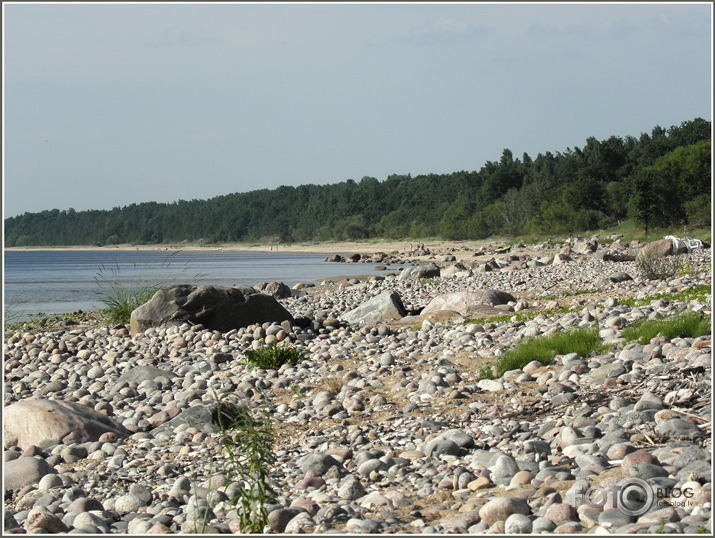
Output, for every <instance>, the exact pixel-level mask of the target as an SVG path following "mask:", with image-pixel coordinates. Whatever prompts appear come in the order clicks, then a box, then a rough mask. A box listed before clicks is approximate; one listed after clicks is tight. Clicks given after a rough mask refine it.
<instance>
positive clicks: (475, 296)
mask: <svg viewBox="0 0 715 538" xmlns="http://www.w3.org/2000/svg"><path fill="white" fill-rule="evenodd" d="M510 301H516V299H515V298H514V296H513V295H511V294H510V293H507V292H505V291H499V290H493V289H483V290H473V291H460V292H456V293H447V294H444V295H438V296H437V297H435V298H434V299H432V300H431V301H430V302H429V304H428V305H427V306H426V307H425V308H424V310H422V315H425V314H430V313H432V312H437V311H439V310H451V311H454V312H459V313H460V314H462V315H464V316H467V315H469V314H471V313H474V312H478V311H481V310H483V307H485V306H488V307H494V306H497V305H501V304H507V303H508V302H510Z"/></svg>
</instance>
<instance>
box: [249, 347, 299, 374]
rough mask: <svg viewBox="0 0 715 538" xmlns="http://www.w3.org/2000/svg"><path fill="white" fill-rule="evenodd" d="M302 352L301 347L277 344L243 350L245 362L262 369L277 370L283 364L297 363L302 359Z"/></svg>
mask: <svg viewBox="0 0 715 538" xmlns="http://www.w3.org/2000/svg"><path fill="white" fill-rule="evenodd" d="M304 354H305V352H304V351H303V350H301V349H298V348H295V347H286V346H279V345H277V344H273V345H270V346H265V347H262V348H260V349H249V350H246V351H245V352H244V355H246V363H247V364H249V365H251V366H257V367H258V368H262V369H264V370H277V369H278V368H280V367H281V366H283V365H284V364H298V363H299V362H301V361H302V360H303V356H304Z"/></svg>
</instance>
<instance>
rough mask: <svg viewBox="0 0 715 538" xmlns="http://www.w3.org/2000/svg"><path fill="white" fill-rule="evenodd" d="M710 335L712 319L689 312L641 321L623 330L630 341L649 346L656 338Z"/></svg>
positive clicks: (701, 313) (701, 314) (700, 313)
mask: <svg viewBox="0 0 715 538" xmlns="http://www.w3.org/2000/svg"><path fill="white" fill-rule="evenodd" d="M706 334H710V319H709V318H708V317H707V316H705V314H703V312H694V311H692V310H688V311H685V312H681V313H679V314H676V315H675V316H669V317H667V318H663V319H659V320H640V321H637V322H636V323H633V324H631V325H629V326H628V327H626V328H625V329H623V337H624V338H625V339H626V340H628V341H633V340H637V341H638V342H639V343H641V344H647V343H648V342H650V341H651V340H652V339H653V338H655V337H656V336H665V337H667V338H697V337H698V336H704V335H706Z"/></svg>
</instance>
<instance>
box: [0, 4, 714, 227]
mask: <svg viewBox="0 0 715 538" xmlns="http://www.w3.org/2000/svg"><path fill="white" fill-rule="evenodd" d="M3 25H4V28H3V39H4V47H3V52H4V62H3V65H4V76H3V84H4V115H3V121H4V138H3V140H4V155H3V157H4V158H3V164H4V174H3V181H4V197H3V200H4V206H5V216H13V215H17V214H20V213H23V212H25V211H31V212H34V211H41V210H44V209H52V208H59V209H67V208H69V207H74V208H75V209H76V210H83V209H109V208H112V207H114V206H124V205H127V204H130V203H139V202H144V201H152V200H154V201H160V202H171V201H175V200H179V199H184V200H190V199H194V198H196V199H205V198H211V197H213V196H217V195H220V194H227V193H231V192H244V191H250V190H255V189H260V188H275V187H277V186H279V185H300V184H305V183H315V184H325V183H336V182H339V181H344V180H346V179H355V180H356V181H359V180H360V179H361V178H362V177H363V176H373V177H376V178H378V179H379V180H383V179H385V178H386V177H387V176H388V175H390V174H393V173H397V174H406V173H411V174H413V175H417V174H423V173H432V172H434V173H448V172H453V171H458V170H478V169H479V168H481V166H482V165H483V164H484V163H485V162H486V161H498V160H499V158H500V156H501V153H502V150H503V149H504V148H509V149H510V150H511V151H512V152H513V153H514V155H515V156H516V157H519V158H520V157H521V156H522V154H523V153H524V152H526V153H528V154H529V155H531V156H532V157H536V155H537V154H538V153H544V152H546V151H552V152H556V151H563V150H565V149H566V148H567V147H571V148H573V147H574V146H578V147H582V146H583V145H584V143H585V140H586V138H587V137H589V136H595V137H596V138H598V139H603V138H607V137H609V136H611V135H618V136H627V135H634V136H638V135H639V134H640V133H641V132H648V133H650V131H651V129H652V128H653V127H654V126H656V125H660V126H662V127H666V128H667V127H670V126H671V125H679V124H680V123H681V122H682V121H686V120H691V119H693V118H696V117H702V118H705V119H707V120H712V108H711V107H712V58H711V50H712V4H710V3H709V2H706V3H693V4H683V3H678V4H665V3H652V4H600V5H599V4H580V3H574V4H521V5H519V4H508V3H507V4H482V3H473V4H445V3H439V4H339V3H338V4H273V5H265V4H263V5H261V4H241V3H238V4H154V5H151V4H114V5H112V4H101V3H97V4H89V5H88V4H76V5H72V4H44V5H42V4H37V5H32V4H25V3H21V4H11V3H4V4H3Z"/></svg>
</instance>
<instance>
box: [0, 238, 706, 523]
mask: <svg viewBox="0 0 715 538" xmlns="http://www.w3.org/2000/svg"><path fill="white" fill-rule="evenodd" d="M640 246H641V245H621V244H620V243H618V242H616V243H614V244H610V245H608V246H605V245H601V246H596V245H589V244H588V242H587V241H576V240H573V241H566V242H564V243H562V244H558V245H547V244H542V245H532V246H529V247H527V246H524V245H521V246H515V247H504V248H499V249H492V250H491V251H490V250H489V249H488V248H485V249H483V250H481V251H478V252H477V251H474V250H462V249H452V250H451V251H441V252H438V251H435V250H431V251H430V250H429V249H425V251H422V252H418V253H414V256H412V257H409V256H406V255H401V256H400V257H399V261H403V262H404V261H419V262H420V263H433V264H435V265H436V266H437V267H438V268H439V273H440V276H439V277H436V278H419V277H418V278H414V279H409V278H403V277H402V273H403V272H398V271H391V270H390V263H388V264H387V265H386V270H385V271H381V272H379V273H377V274H374V275H370V276H369V277H365V278H360V279H358V278H352V279H350V278H347V279H340V280H338V279H333V280H328V281H326V282H324V283H323V285H321V286H315V287H305V288H303V289H302V290H300V293H298V292H296V293H295V294H294V296H291V297H286V298H281V299H279V301H280V303H281V304H282V305H283V306H284V307H285V308H286V309H287V310H288V311H289V312H290V313H291V314H292V315H293V316H294V318H296V319H298V318H300V319H301V320H303V322H301V323H300V324H290V323H264V324H262V325H258V324H254V325H252V326H249V327H245V328H241V329H237V330H232V331H229V332H226V333H222V332H219V331H212V330H209V329H206V328H204V327H203V326H202V325H193V326H192V325H190V324H184V325H181V326H173V327H158V328H151V329H147V330H145V331H143V332H140V333H139V334H136V335H135V336H133V337H132V336H130V331H129V327H125V326H113V327H110V326H97V325H83V324H81V325H76V326H65V327H62V326H58V327H51V328H47V329H45V330H43V331H42V332H40V331H34V332H27V333H16V334H14V335H11V336H9V337H8V338H6V339H5V341H4V349H3V352H4V376H5V394H4V406H5V413H4V417H3V418H4V420H3V423H4V441H5V452H4V462H5V463H4V487H5V498H4V532H5V533H70V534H97V533H103V534H108V533H112V534H162V533H194V532H198V533H202V534H223V533H236V532H239V531H240V523H239V519H240V518H239V512H238V510H240V507H239V508H237V507H236V506H235V505H233V504H232V503H231V502H230V500H231V498H233V497H234V496H235V495H236V494H238V493H240V491H241V488H242V487H244V486H245V484H240V483H237V482H231V477H230V476H228V475H227V468H228V467H227V463H226V455H225V453H224V452H222V450H221V446H220V438H221V436H220V432H218V430H217V427H216V425H215V424H214V423H213V422H212V412H213V411H214V410H215V404H216V401H217V400H219V401H222V402H227V403H233V404H236V405H248V406H250V407H251V408H253V409H255V410H256V411H257V412H258V410H261V409H267V410H268V411H269V413H270V419H271V423H272V426H273V429H274V431H275V434H276V442H275V444H274V446H273V450H274V453H275V456H276V461H275V463H274V464H273V465H272V467H271V469H270V477H271V481H272V487H273V489H274V490H275V492H276V494H277V497H276V498H275V499H273V500H271V501H269V502H268V503H267V504H266V509H267V511H268V523H269V524H268V526H267V528H266V529H265V531H266V532H272V533H330V534H336V533H351V534H352V533H360V534H397V533H402V534H405V533H407V534H458V533H476V534H479V533H485V534H486V533H506V534H519V533H557V534H579V533H594V534H627V533H628V534H630V533H639V532H649V533H677V534H682V533H701V532H706V533H712V515H711V500H712V494H711V480H712V469H711V451H712V442H711V438H712V422H711V421H712V414H711V413H712V409H711V404H712V399H711V396H712V348H711V340H710V336H703V337H698V338H673V339H669V338H665V337H656V338H654V339H652V340H651V341H650V342H648V343H646V344H640V343H637V342H628V341H626V340H625V339H624V338H623V337H622V331H623V328H624V327H627V326H628V325H629V324H631V323H633V322H634V321H636V320H639V319H644V318H647V319H659V318H662V317H665V316H668V315H671V314H674V313H676V312H681V311H684V310H695V311H705V312H707V313H708V314H709V313H710V312H711V298H710V297H701V296H693V295H689V294H688V290H693V289H694V288H695V287H696V286H699V285H702V284H708V285H709V284H710V283H711V279H712V263H711V257H710V254H711V253H710V250H709V249H698V250H695V251H693V252H692V253H690V254H681V255H680V256H679V258H680V259H681V260H682V262H683V266H682V267H683V270H681V271H680V274H679V275H677V276H675V277H673V278H671V279H668V280H665V281H661V280H647V279H645V278H644V276H643V275H642V274H641V273H640V272H639V269H638V267H637V265H636V263H635V262H633V261H612V260H613V259H622V260H628V259H630V258H629V255H630V254H632V253H635V252H636V251H637V249H638V248H639V247H640ZM394 260H396V261H398V259H397V258H394ZM387 261H388V262H389V261H391V260H387ZM624 275H625V276H624ZM626 277H628V278H626ZM484 289H492V290H503V291H504V292H508V293H509V294H511V295H512V296H513V297H514V299H515V300H514V301H510V302H508V303H506V304H500V305H496V306H494V305H491V306H489V305H485V307H484V308H483V309H481V310H479V309H477V310H475V311H474V312H472V313H470V314H469V315H465V314H464V313H455V312H454V311H447V310H437V311H434V312H432V313H429V314H421V312H422V310H423V309H424V308H425V306H427V305H428V304H429V303H430V302H431V301H433V299H435V298H436V297H438V296H441V295H444V294H454V293H459V292H464V291H466V290H484ZM387 292H394V293H396V294H397V295H398V296H399V298H400V299H401V302H402V304H403V306H404V308H405V311H406V312H405V315H404V316H402V317H401V318H400V319H393V320H379V321H378V320H374V321H364V320H363V321H356V322H352V323H348V322H347V321H345V319H346V318H348V319H350V316H349V315H348V314H349V313H351V312H353V311H354V310H355V309H356V308H358V307H359V306H360V305H363V304H365V303H366V302H367V301H368V300H370V299H372V298H375V297H378V296H381V295H384V294H386V293H387ZM497 314H498V315H499V316H500V317H494V316H495V315H497ZM595 324H597V325H598V329H599V335H600V337H601V339H602V341H603V342H604V343H605V344H606V345H607V349H608V350H607V351H605V352H602V353H599V354H595V355H592V356H579V355H577V354H575V353H571V354H566V355H557V356H556V358H555V359H554V360H553V361H552V362H551V363H550V364H548V365H542V364H541V363H538V362H536V361H533V362H531V363H529V364H527V365H526V366H524V367H523V368H522V369H519V370H512V371H508V372H506V373H505V374H504V375H503V376H502V377H501V378H497V379H489V378H486V377H484V368H483V367H484V366H487V365H491V364H494V362H495V361H496V360H498V358H499V357H500V356H502V355H503V354H504V353H505V352H506V351H508V350H509V349H513V348H514V347H515V346H516V345H517V344H518V342H520V341H521V340H522V339H524V338H525V337H533V336H540V335H549V334H553V333H556V332H560V331H564V330H568V329H570V328H579V327H590V326H594V325H595ZM278 342H280V343H281V345H286V346H290V347H295V348H298V349H300V350H302V351H304V354H305V355H304V360H303V361H302V362H301V363H299V364H296V365H284V366H282V367H281V368H279V369H277V370H262V369H259V368H252V367H250V366H248V365H246V364H244V360H243V359H245V356H246V352H247V351H248V350H251V349H258V348H261V347H262V346H264V345H266V344H271V343H278ZM28 401H29V402H30V403H31V405H28V406H27V407H22V406H21V405H20V404H23V403H24V405H27V404H28ZM33 405H34V406H36V407H35V408H34V409H33ZM42 405H44V406H45V407H42V409H41V411H40V414H39V415H37V414H33V413H37V412H38V411H37V406H42ZM68 409H69V413H70V414H72V415H74V416H76V417H80V418H83V419H86V420H87V421H85V422H82V424H84V426H83V427H85V428H89V426H87V424H91V425H92V426H91V427H92V428H99V429H100V430H101V431H102V432H103V433H101V435H96V436H95V438H93V439H91V440H86V439H85V435H84V434H85V433H87V432H84V431H82V430H81V428H80V427H77V428H75V429H74V430H73V431H70V433H68V434H67V435H65V436H64V437H63V438H61V439H51V438H45V439H43V440H37V439H38V438H37V433H36V431H35V429H33V427H34V426H37V423H38V422H40V420H38V419H36V418H32V417H37V416H40V417H44V418H45V419H46V418H47V417H48V416H51V417H57V416H65V415H64V414H63V413H65V412H67V410H68ZM84 410H86V412H85V411H84ZM90 419H91V421H90ZM88 421H89V422H88ZM48 427H49V426H48ZM33 436H34V437H33ZM624 481H625V482H624ZM638 488H640V489H638ZM599 494H600V495H601V497H598V495H599ZM628 495H631V496H634V497H635V498H636V500H637V501H638V502H636V505H637V506H638V508H639V509H637V510H634V509H629V507H632V505H631V504H628V502H626V501H628V499H626V498H625V497H627V496H628ZM643 497H645V499H642V498H643ZM641 501H642V502H641ZM641 507H642V508H641Z"/></svg>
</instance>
